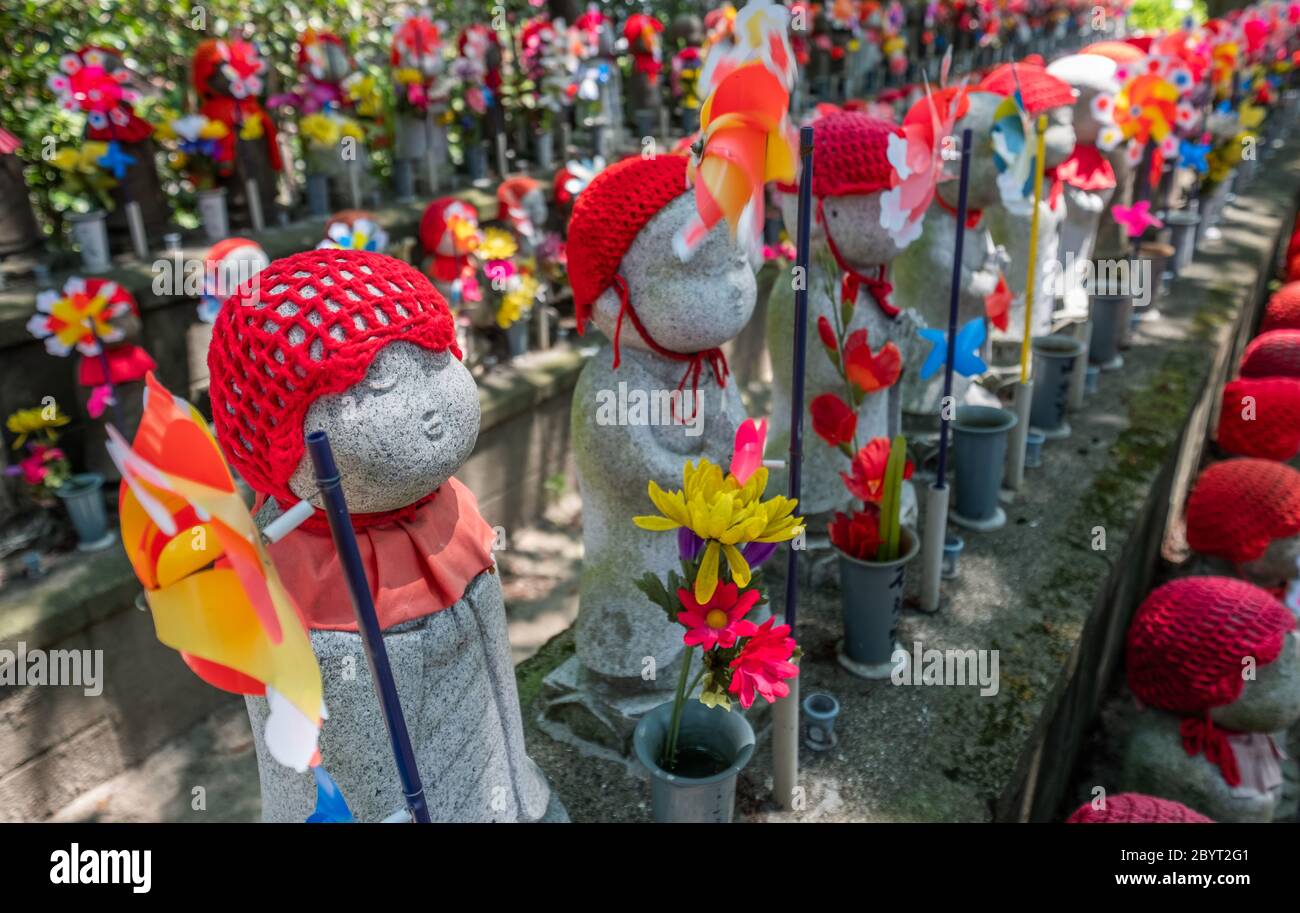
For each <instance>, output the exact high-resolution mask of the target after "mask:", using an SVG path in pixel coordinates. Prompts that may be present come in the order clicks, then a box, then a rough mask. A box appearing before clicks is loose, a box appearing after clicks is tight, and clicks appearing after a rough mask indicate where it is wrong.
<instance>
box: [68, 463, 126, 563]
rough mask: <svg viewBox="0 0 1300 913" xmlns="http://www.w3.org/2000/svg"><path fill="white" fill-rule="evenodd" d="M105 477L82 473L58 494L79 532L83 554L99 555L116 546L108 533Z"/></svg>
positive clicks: (79, 542)
mask: <svg viewBox="0 0 1300 913" xmlns="http://www.w3.org/2000/svg"><path fill="white" fill-rule="evenodd" d="M103 488H104V477H103V476H102V475H100V474H99V473H97V472H81V473H77V474H76V475H74V476H72V477H71V478H69V479H68V480H67V481H66V482H64V483H63V484H62V485H60V486H59V487H58V488H56V489H55V490H54V493H55V494H56V495H58V496H59V500H60V501H62V502H63V506H64V508H65V509H66V510H67V511H68V517H69V519H71V520H72V527H73V529H75V530H76V531H77V548H78V550H80V551H83V552H93V551H99V550H100V549H102V548H107V547H108V546H110V545H112V544H113V542H114V538H113V534H112V533H110V532H109V530H108V511H107V510H105V508H104V496H103V493H102V491H103Z"/></svg>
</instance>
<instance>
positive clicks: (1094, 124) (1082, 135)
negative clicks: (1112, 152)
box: [1074, 86, 1103, 146]
mask: <svg viewBox="0 0 1300 913" xmlns="http://www.w3.org/2000/svg"><path fill="white" fill-rule="evenodd" d="M1074 91H1075V92H1076V93H1077V95H1076V97H1075V99H1074V135H1075V138H1076V139H1077V140H1078V141H1079V142H1080V143H1084V144H1086V145H1091V146H1095V145H1096V144H1097V137H1098V136H1100V134H1101V130H1102V126H1103V125H1102V124H1101V123H1100V122H1099V121H1098V120H1097V117H1096V115H1095V114H1093V113H1092V102H1093V99H1095V98H1096V97H1097V96H1098V95H1099V94H1100V93H1099V92H1098V91H1097V90H1096V89H1092V88H1089V87H1088V86H1076V87H1075V89H1074Z"/></svg>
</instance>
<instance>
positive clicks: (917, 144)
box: [880, 60, 969, 247]
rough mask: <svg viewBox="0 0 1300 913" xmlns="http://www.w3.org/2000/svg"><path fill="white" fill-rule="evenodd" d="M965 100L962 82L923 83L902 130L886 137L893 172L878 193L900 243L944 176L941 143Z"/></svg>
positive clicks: (884, 223) (910, 237) (915, 232)
mask: <svg viewBox="0 0 1300 913" xmlns="http://www.w3.org/2000/svg"><path fill="white" fill-rule="evenodd" d="M945 64H946V60H945ZM968 105H969V102H968V101H967V99H966V87H965V86H957V87H955V88H942V89H940V90H939V91H938V92H930V91H929V89H928V88H927V90H926V93H925V97H924V98H922V99H921V100H920V101H918V102H917V103H916V104H915V105H913V106H912V109H911V110H910V111H908V112H907V116H906V117H904V118H903V135H902V136H897V135H895V136H891V137H889V145H888V147H887V150H886V154H887V156H888V158H889V164H890V165H892V166H893V168H894V178H893V182H892V183H893V186H892V187H891V188H890V189H889V190H886V191H885V192H884V193H882V194H881V195H880V226H881V227H882V228H884V229H885V230H886V231H888V232H889V234H890V236H891V237H893V239H894V243H895V244H897V245H899V246H900V247H903V246H906V245H908V244H910V243H912V242H913V241H915V240H916V239H917V238H918V237H920V235H921V227H922V222H923V220H924V218H925V211H926V210H927V209H929V207H930V203H931V201H933V200H934V193H935V188H936V187H938V184H939V182H940V181H942V180H946V179H947V175H945V174H944V167H943V163H944V152H945V148H944V144H945V142H947V138H948V137H951V136H952V135H953V128H954V126H955V124H956V123H957V120H958V119H959V118H960V117H962V115H964V114H965V113H966V109H967V107H968ZM948 151H949V152H951V151H954V150H951V149H950V150H948Z"/></svg>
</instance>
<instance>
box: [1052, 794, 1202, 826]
mask: <svg viewBox="0 0 1300 913" xmlns="http://www.w3.org/2000/svg"><path fill="white" fill-rule="evenodd" d="M1065 823H1066V824H1213V823H1214V820H1213V819H1211V818H1207V817H1205V816H1204V815H1202V814H1201V813H1200V812H1197V811H1193V810H1192V809H1190V808H1188V807H1187V806H1186V805H1183V803H1181V802H1174V801H1173V800H1172V799H1159V798H1157V797H1155V796H1146V795H1143V794H1142V793H1120V794H1119V795H1117V796H1107V797H1106V799H1105V803H1104V805H1103V807H1102V808H1093V807H1092V803H1091V802H1087V803H1085V804H1083V805H1081V806H1079V809H1078V811H1076V812H1075V813H1074V814H1073V815H1071V816H1070V817H1069V818H1067V819H1065Z"/></svg>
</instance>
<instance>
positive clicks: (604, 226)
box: [565, 155, 689, 333]
mask: <svg viewBox="0 0 1300 913" xmlns="http://www.w3.org/2000/svg"><path fill="white" fill-rule="evenodd" d="M686 164H687V162H686V156H684V155H658V156H655V157H654V158H648V159H647V158H641V157H640V156H635V157H633V158H628V159H624V160H623V161H621V162H618V163H616V164H614V165H611V166H609V167H608V168H606V169H605V170H604V171H602V172H601V173H600V174H598V175H596V177H595V178H593V179H592V182H591V183H590V184H588V185H587V187H586V189H584V190H583V191H582V194H581V195H580V196H579V197H578V199H577V202H575V203H574V204H573V216H572V217H571V218H570V219H569V237H568V242H567V244H566V246H565V251H566V254H567V256H568V260H569V284H570V285H571V286H572V287H573V306H574V310H575V311H576V312H577V316H578V332H579V333H582V332H583V330H584V328H585V327H586V325H587V321H588V320H590V319H591V309H592V306H593V305H594V304H595V303H596V299H597V298H599V297H600V296H601V295H602V294H604V292H605V290H606V289H608V288H610V287H613V286H615V285H616V284H622V279H621V277H619V274H618V271H619V268H620V267H621V265H622V263H623V255H624V254H626V253H627V252H628V249H629V248H630V247H631V246H632V242H633V241H635V240H636V236H637V235H639V234H640V233H641V229H643V228H645V227H646V225H647V224H649V222H650V220H651V219H653V218H654V217H655V215H657V214H658V213H659V211H660V210H661V209H663V208H664V207H665V206H667V205H668V204H669V203H671V202H672V201H673V200H675V199H677V198H678V197H679V196H681V195H682V194H684V193H686V191H687V190H688V189H689V188H688V187H687V186H686ZM616 280H617V283H616ZM624 294H625V293H624V292H620V295H621V296H622V295H624Z"/></svg>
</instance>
